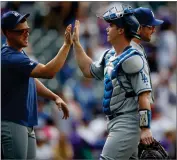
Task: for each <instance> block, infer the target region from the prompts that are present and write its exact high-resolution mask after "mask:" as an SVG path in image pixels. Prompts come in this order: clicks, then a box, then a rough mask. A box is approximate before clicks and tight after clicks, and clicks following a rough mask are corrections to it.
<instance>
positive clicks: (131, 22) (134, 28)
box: [123, 14, 140, 39]
mask: <svg viewBox="0 0 177 160" xmlns="http://www.w3.org/2000/svg"><path fill="white" fill-rule="evenodd" d="M123 20H124V26H125V30H126V31H125V34H126V35H127V37H131V38H134V37H136V38H138V39H140V35H138V30H139V27H140V24H139V22H138V20H137V19H136V18H135V16H134V15H133V14H132V15H127V16H124V17H123Z"/></svg>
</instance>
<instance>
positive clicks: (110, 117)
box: [107, 112, 125, 120]
mask: <svg viewBox="0 0 177 160" xmlns="http://www.w3.org/2000/svg"><path fill="white" fill-rule="evenodd" d="M123 114H125V112H120V113H115V114H113V115H110V116H107V117H108V119H109V120H112V119H113V118H115V117H117V116H120V115H123Z"/></svg>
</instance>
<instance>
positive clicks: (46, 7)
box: [1, 1, 177, 160]
mask: <svg viewBox="0 0 177 160" xmlns="http://www.w3.org/2000/svg"><path fill="white" fill-rule="evenodd" d="M126 3H127V4H129V5H131V6H132V7H133V8H136V7H140V6H141V7H149V8H151V9H152V10H153V11H154V14H155V17H156V18H159V19H163V20H164V24H163V25H162V26H161V27H158V28H157V31H156V33H155V34H154V35H153V37H152V41H151V43H143V46H144V47H145V50H146V52H147V56H148V60H149V64H150V69H151V72H152V73H151V77H152V83H153V94H154V96H155V103H154V104H153V105H152V112H153V114H152V124H151V126H152V127H151V128H152V132H153V136H154V137H155V138H156V139H157V140H158V141H160V142H161V143H162V145H163V146H164V147H165V149H166V150H167V151H168V152H169V154H170V156H171V157H172V158H173V159H176V101H177V99H176V75H175V73H176V64H177V63H176V2H145V1H144V2H140V1H138V2H126ZM114 4H115V2H106V1H105V2H56V1H55V2H47V1H46V2H32V1H31V2H27V1H26V2H25V1H24V2H20V1H19V2H5V1H4V2H1V13H4V12H6V11H8V10H16V11H18V12H20V13H30V14H31V16H30V17H29V19H28V23H29V25H30V27H31V33H30V37H29V47H28V48H25V50H26V52H27V53H28V55H29V56H30V58H32V59H34V60H36V61H38V62H41V63H44V64H46V63H47V62H48V61H49V60H51V59H52V58H53V57H54V56H55V55H56V53H57V51H58V49H59V48H60V47H61V45H62V43H63V35H64V30H65V28H66V26H67V25H68V24H70V23H71V24H73V25H74V21H75V19H78V20H80V23H81V27H80V41H81V43H82V45H83V47H84V49H85V50H86V53H87V54H88V55H89V56H90V57H92V58H93V60H98V58H99V56H100V55H101V54H102V53H103V52H104V51H105V50H106V49H107V48H109V47H110V45H109V44H108V43H107V42H106V31H105V28H106V25H107V24H106V23H104V22H103V21H101V20H98V19H97V18H96V16H95V15H96V14H98V13H99V14H100V13H103V12H104V11H105V10H104V9H106V8H107V7H108V6H110V5H114ZM1 15H2V14H1ZM4 43H5V37H4V36H3V35H1V44H4ZM40 80H41V82H43V83H44V84H45V85H46V86H47V87H48V88H50V89H51V90H52V91H54V92H55V93H57V94H58V95H60V96H61V97H62V98H63V99H64V100H65V101H66V102H67V104H68V107H69V110H70V118H69V119H68V120H62V119H61V117H62V115H61V113H59V112H58V110H57V108H56V106H55V104H54V103H53V102H51V101H48V100H46V99H43V98H41V97H39V98H38V104H39V108H38V115H39V118H38V122H39V125H38V126H36V128H35V131H36V138H37V159H45V160H46V159H58V160H71V159H90V160H91V159H98V157H99V154H100V152H101V149H102V147H103V145H104V142H105V137H106V135H107V132H106V118H105V116H104V114H102V109H101V104H102V96H103V83H102V82H99V81H96V80H92V79H86V78H83V76H82V73H81V71H80V69H79V68H78V66H77V64H76V61H75V58H74V54H73V49H71V50H70V53H69V56H68V58H67V61H66V63H65V65H64V67H63V68H62V70H61V71H60V72H58V74H57V76H56V77H55V78H54V79H52V80H44V79H40ZM115 147H116V146H115Z"/></svg>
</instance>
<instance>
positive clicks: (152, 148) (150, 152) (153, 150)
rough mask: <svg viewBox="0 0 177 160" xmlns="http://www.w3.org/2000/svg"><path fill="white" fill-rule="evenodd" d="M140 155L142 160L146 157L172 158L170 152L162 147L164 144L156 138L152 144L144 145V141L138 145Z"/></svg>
mask: <svg viewBox="0 0 177 160" xmlns="http://www.w3.org/2000/svg"><path fill="white" fill-rule="evenodd" d="M138 157H139V159H140V160H141V159H142V160H145V159H149V160H150V159H164V160H165V159H170V158H169V156H168V153H167V152H166V151H165V149H164V148H163V147H162V145H161V144H160V143H159V142H157V141H156V140H154V142H153V143H152V144H150V145H144V144H142V143H140V144H139V146H138Z"/></svg>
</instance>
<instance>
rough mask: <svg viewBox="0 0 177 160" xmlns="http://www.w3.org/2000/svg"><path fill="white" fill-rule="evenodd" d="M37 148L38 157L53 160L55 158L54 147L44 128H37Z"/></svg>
mask: <svg viewBox="0 0 177 160" xmlns="http://www.w3.org/2000/svg"><path fill="white" fill-rule="evenodd" d="M36 140H37V150H36V159H38V160H51V159H53V152H52V147H51V146H50V145H49V144H48V139H47V135H46V134H45V132H44V131H43V130H42V129H37V130H36Z"/></svg>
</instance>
